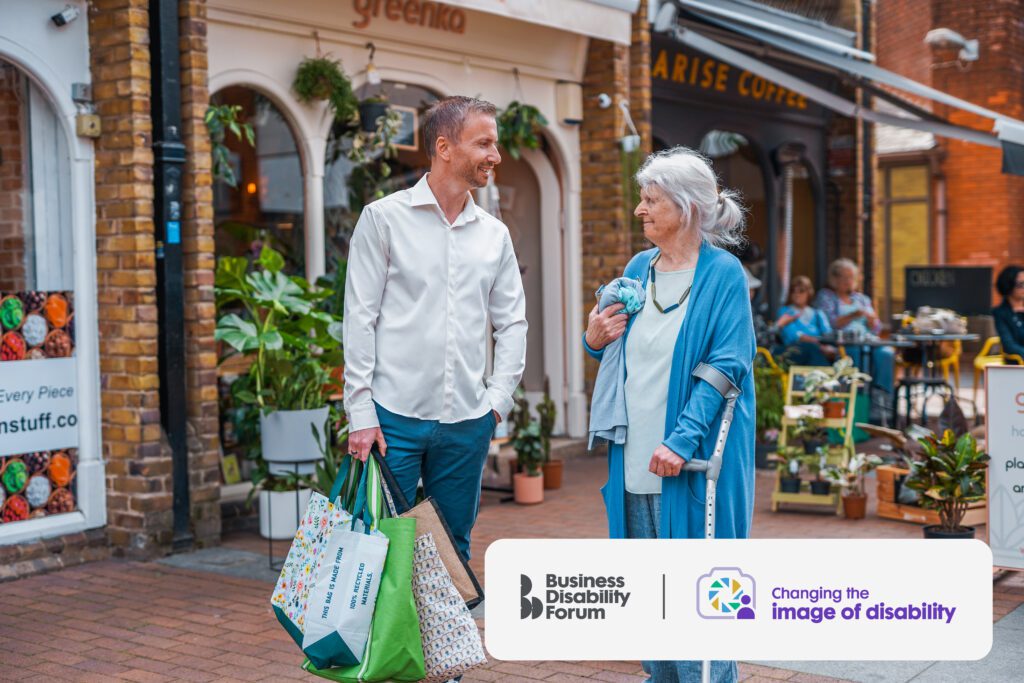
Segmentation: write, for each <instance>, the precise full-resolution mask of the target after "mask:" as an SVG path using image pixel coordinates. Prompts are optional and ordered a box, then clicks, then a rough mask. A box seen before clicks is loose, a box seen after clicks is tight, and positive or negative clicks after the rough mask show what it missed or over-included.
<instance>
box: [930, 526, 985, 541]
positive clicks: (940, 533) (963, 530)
mask: <svg viewBox="0 0 1024 683" xmlns="http://www.w3.org/2000/svg"><path fill="white" fill-rule="evenodd" d="M924 537H925V538H967V539H970V538H974V527H973V526H962V527H960V528H959V529H957V530H956V531H946V530H944V529H943V528H942V527H941V526H939V525H938V524H933V525H929V526H926V527H924Z"/></svg>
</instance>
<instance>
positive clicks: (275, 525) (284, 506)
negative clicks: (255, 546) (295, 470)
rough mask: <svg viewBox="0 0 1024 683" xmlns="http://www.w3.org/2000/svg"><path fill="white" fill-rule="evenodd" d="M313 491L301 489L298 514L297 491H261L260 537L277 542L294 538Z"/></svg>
mask: <svg viewBox="0 0 1024 683" xmlns="http://www.w3.org/2000/svg"><path fill="white" fill-rule="evenodd" d="M311 491H312V490H311V489H299V492H298V499H299V503H298V512H297V513H296V507H295V497H296V496H295V491H260V536H262V537H263V538H269V539H272V540H275V541H283V540H288V539H290V538H294V537H295V532H296V531H298V529H299V520H301V519H302V515H303V513H305V511H306V506H307V505H308V504H309V494H310V493H311Z"/></svg>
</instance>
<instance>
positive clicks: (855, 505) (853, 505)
mask: <svg viewBox="0 0 1024 683" xmlns="http://www.w3.org/2000/svg"><path fill="white" fill-rule="evenodd" d="M867 511H868V497H867V496H866V495H863V494H862V495H859V496H843V514H844V515H845V516H846V518H847V519H864V517H865V515H867Z"/></svg>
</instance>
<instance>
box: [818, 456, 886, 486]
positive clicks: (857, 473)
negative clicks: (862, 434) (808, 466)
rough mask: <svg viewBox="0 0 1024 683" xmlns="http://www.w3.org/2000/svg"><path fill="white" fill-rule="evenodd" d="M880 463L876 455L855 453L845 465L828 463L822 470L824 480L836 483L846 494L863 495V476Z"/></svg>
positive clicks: (880, 460)
mask: <svg viewBox="0 0 1024 683" xmlns="http://www.w3.org/2000/svg"><path fill="white" fill-rule="evenodd" d="M881 464H882V459H881V458H879V457H878V456H877V455H868V454H866V453H857V454H856V455H854V456H853V457H852V458H850V459H849V460H848V461H847V462H846V464H845V465H828V466H826V467H825V468H824V469H823V470H822V472H821V473H822V476H823V478H824V479H825V481H828V482H831V483H833V484H838V485H839V486H841V487H842V488H843V489H846V490H848V491H849V493H848V495H851V496H863V495H864V476H865V475H866V474H867V473H868V472H871V471H872V470H874V469H875V468H876V467H878V466H879V465H881Z"/></svg>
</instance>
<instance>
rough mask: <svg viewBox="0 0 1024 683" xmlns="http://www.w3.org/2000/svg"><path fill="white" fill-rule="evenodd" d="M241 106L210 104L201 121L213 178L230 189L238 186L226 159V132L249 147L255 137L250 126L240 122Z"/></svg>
mask: <svg viewBox="0 0 1024 683" xmlns="http://www.w3.org/2000/svg"><path fill="white" fill-rule="evenodd" d="M241 112H242V106H241V105H238V104H211V105H210V106H209V107H207V108H206V114H205V115H204V116H203V121H204V122H205V123H206V130H207V133H208V134H209V136H210V154H211V156H212V158H213V177H214V179H216V180H221V181H223V182H225V183H227V184H228V185H230V186H231V187H236V186H237V185H238V179H237V178H236V177H235V170H234V169H233V168H232V167H231V162H230V161H229V158H228V148H227V146H226V145H225V144H224V140H225V139H226V138H227V134H228V132H231V133H232V134H234V136H235V137H236V138H238V139H239V140H245V141H246V142H247V143H249V146H250V147H251V146H253V145H254V144H256V136H255V135H254V133H253V130H252V126H251V125H249V124H248V123H245V122H243V121H241V120H240V118H239V115H240V114H241Z"/></svg>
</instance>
